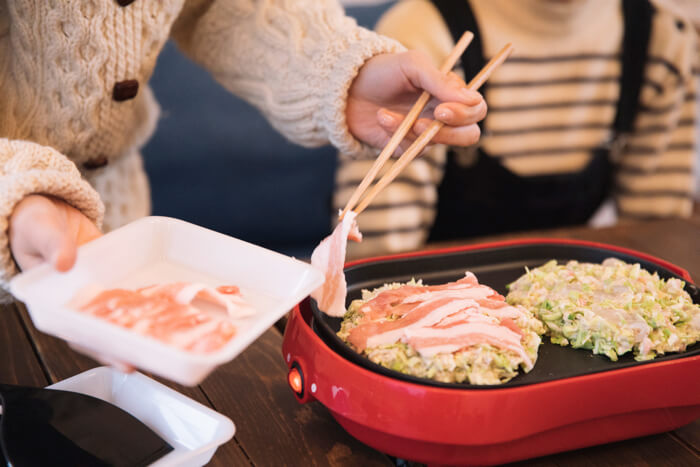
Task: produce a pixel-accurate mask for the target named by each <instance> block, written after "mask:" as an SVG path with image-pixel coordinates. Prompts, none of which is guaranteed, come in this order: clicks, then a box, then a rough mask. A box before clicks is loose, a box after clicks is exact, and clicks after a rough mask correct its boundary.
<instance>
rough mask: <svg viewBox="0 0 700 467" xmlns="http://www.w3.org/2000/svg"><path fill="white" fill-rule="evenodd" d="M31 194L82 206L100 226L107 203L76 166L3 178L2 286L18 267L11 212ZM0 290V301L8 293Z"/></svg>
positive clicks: (0, 229)
mask: <svg viewBox="0 0 700 467" xmlns="http://www.w3.org/2000/svg"><path fill="white" fill-rule="evenodd" d="M31 194H43V195H50V196H54V197H56V198H59V199H61V200H63V201H65V202H66V203H68V204H70V205H71V206H73V207H74V208H76V209H78V210H80V211H81V212H82V213H83V214H85V216H87V217H88V218H89V219H90V220H91V221H93V222H94V223H95V224H96V225H97V227H98V228H100V227H101V224H102V218H103V215H104V205H103V204H102V201H101V200H100V197H99V195H98V194H97V192H96V191H95V190H94V189H93V188H92V186H90V184H89V183H88V182H86V181H85V180H83V179H82V178H81V177H80V174H79V172H78V170H77V169H75V170H72V171H63V170H55V169H30V170H27V171H25V172H22V173H15V174H12V175H5V176H3V177H2V178H0V200H1V201H0V287H2V289H4V290H5V291H7V290H9V289H8V287H9V281H10V279H11V278H12V277H13V276H14V275H16V274H17V273H18V272H19V270H18V268H17V265H16V264H15V261H14V259H13V257H12V252H11V251H10V242H9V227H10V216H11V215H12V212H13V211H14V208H15V206H16V205H17V204H18V203H19V202H20V201H22V199H24V198H25V197H26V196H29V195H31ZM3 295H4V294H2V293H0V302H4V301H7V300H6V299H7V297H3Z"/></svg>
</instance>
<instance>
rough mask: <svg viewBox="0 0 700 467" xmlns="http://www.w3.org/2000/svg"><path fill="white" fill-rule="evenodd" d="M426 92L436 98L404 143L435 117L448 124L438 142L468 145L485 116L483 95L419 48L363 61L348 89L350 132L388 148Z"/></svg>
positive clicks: (475, 139)
mask: <svg viewBox="0 0 700 467" xmlns="http://www.w3.org/2000/svg"><path fill="white" fill-rule="evenodd" d="M423 91H428V92H429V93H430V94H431V95H432V96H433V98H432V99H431V100H430V101H429V102H428V105H427V106H426V108H425V110H424V111H423V113H422V114H421V118H419V119H418V120H417V121H416V123H415V125H414V126H413V130H412V131H411V132H409V133H408V135H407V136H406V139H407V140H409V143H406V141H404V142H403V143H402V146H400V148H402V149H405V148H406V147H407V144H410V141H412V140H413V139H415V138H416V136H417V135H419V134H420V133H421V132H423V130H425V129H426V127H427V126H428V124H430V120H432V119H435V120H439V121H441V122H443V123H444V124H445V127H444V128H442V129H441V130H440V132H439V133H438V134H437V135H436V136H435V138H434V139H433V142H434V143H443V144H449V145H452V146H470V145H472V144H474V143H476V142H477V141H478V140H479V136H480V132H479V127H478V126H477V125H476V123H477V122H479V121H480V120H482V119H483V118H484V117H485V116H486V103H485V102H484V99H483V98H482V97H481V95H480V94H479V93H478V92H476V91H472V90H469V89H467V87H466V84H465V83H464V81H463V80H462V79H461V78H459V77H458V76H457V75H456V74H454V73H449V74H447V75H444V74H442V73H440V71H439V70H438V69H437V68H435V67H434V66H433V64H432V63H431V61H430V59H429V58H428V57H427V56H425V55H424V54H422V53H420V52H417V51H409V52H404V53H398V54H383V55H377V56H375V57H372V58H371V59H370V60H368V61H367V62H366V63H365V64H364V66H363V67H362V68H361V69H360V72H359V74H358V75H357V77H356V78H355V80H354V81H353V83H352V85H351V86H350V90H349V92H348V101H347V108H346V118H347V123H348V127H349V129H350V132H351V133H352V134H353V135H354V136H355V137H356V138H357V139H359V140H361V141H363V142H365V143H367V144H369V145H371V146H374V147H377V148H380V147H384V146H385V145H386V143H387V142H388V141H389V139H390V138H391V135H392V134H393V133H394V131H395V130H396V129H397V128H398V126H399V124H400V123H401V120H402V119H403V116H404V115H405V114H406V113H407V112H408V111H409V109H410V108H411V107H412V106H413V104H414V103H415V102H416V100H417V99H418V97H419V96H420V94H421V93H422V92H423Z"/></svg>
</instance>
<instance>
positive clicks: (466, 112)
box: [377, 93, 487, 152]
mask: <svg viewBox="0 0 700 467" xmlns="http://www.w3.org/2000/svg"><path fill="white" fill-rule="evenodd" d="M477 94H478V93H477ZM432 107H433V106H431V105H430V104H428V106H427V108H428V111H426V112H423V113H422V114H421V115H422V118H419V119H418V120H417V121H416V123H415V124H414V125H413V127H412V129H411V131H409V132H408V133H407V134H406V138H405V141H404V142H403V143H402V144H401V145H400V146H399V149H400V150H403V149H405V148H406V147H407V146H406V144H405V143H406V142H408V143H410V142H411V141H414V140H415V139H416V138H417V137H418V135H420V134H421V133H422V132H423V131H425V129H426V128H427V126H428V125H429V124H430V122H431V121H432V120H433V119H435V120H437V121H439V122H442V123H444V124H445V126H444V127H443V128H442V129H441V130H440V131H439V132H438V134H437V135H435V138H434V139H433V141H432V142H433V143H437V144H449V145H453V146H470V145H472V144H476V143H477V142H478V141H479V135H480V132H479V127H478V126H477V125H476V124H477V123H478V122H480V121H481V120H483V119H484V117H486V110H487V106H486V102H485V101H484V100H483V99H481V100H480V101H479V102H478V104H476V105H473V106H467V105H464V104H460V103H457V102H445V103H440V104H439V105H438V106H437V107H435V108H434V109H433V108H432ZM403 117H404V116H403V115H402V114H400V113H397V112H392V111H389V110H387V109H381V110H380V111H379V112H378V114H377V119H378V121H379V122H380V125H381V126H382V128H383V129H384V130H385V131H386V132H387V134H388V135H391V134H393V133H394V131H396V129H397V128H398V126H399V125H400V123H401V121H402V120H403ZM401 152H402V151H401Z"/></svg>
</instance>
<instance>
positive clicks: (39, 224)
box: [10, 195, 133, 372]
mask: <svg viewBox="0 0 700 467" xmlns="http://www.w3.org/2000/svg"><path fill="white" fill-rule="evenodd" d="M100 235H102V234H101V233H100V230H99V229H98V228H97V226H96V225H95V224H94V223H93V222H92V221H91V220H90V219H88V218H87V217H86V216H85V215H84V214H83V213H82V212H80V211H78V210H77V209H75V208H74V207H72V206H71V205H69V204H68V203H66V202H64V201H61V200H59V199H56V198H52V197H49V196H43V195H30V196H27V197H26V198H24V199H23V200H22V201H20V202H19V203H18V204H17V206H15V209H14V211H13V212H12V216H11V217H10V249H11V250H12V255H13V256H14V258H15V261H16V262H17V264H18V265H19V267H20V268H21V269H22V270H27V269H31V268H33V267H34V266H37V265H39V264H41V263H45V262H46V263H51V264H52V265H53V267H54V268H56V269H57V270H58V271H62V272H65V271H68V270H69V269H70V268H72V267H73V265H74V264H75V259H76V256H77V252H78V247H79V246H80V245H82V244H84V243H87V242H89V241H90V240H94V239H95V238H97V237H99V236H100ZM68 344H69V345H70V346H71V347H72V348H73V349H74V350H76V351H78V352H80V353H84V354H86V355H88V356H90V357H91V358H93V359H95V360H97V361H98V362H100V363H102V364H106V365H111V366H113V367H115V368H117V369H118V370H119V371H122V372H131V371H133V367H132V366H131V365H129V364H126V363H124V362H121V361H119V360H118V359H115V358H113V357H111V356H110V355H106V354H103V353H100V352H98V351H95V350H92V349H88V348H86V347H84V346H80V345H77V344H73V343H70V342H69V343H68Z"/></svg>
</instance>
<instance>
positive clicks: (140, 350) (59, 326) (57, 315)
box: [10, 217, 324, 386]
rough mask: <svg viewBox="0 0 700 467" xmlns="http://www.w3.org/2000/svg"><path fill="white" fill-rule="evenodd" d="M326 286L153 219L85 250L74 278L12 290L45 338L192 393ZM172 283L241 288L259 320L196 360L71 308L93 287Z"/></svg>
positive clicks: (35, 272)
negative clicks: (54, 338) (127, 365)
mask: <svg viewBox="0 0 700 467" xmlns="http://www.w3.org/2000/svg"><path fill="white" fill-rule="evenodd" d="M323 280H324V277H323V274H322V273H321V272H320V271H318V270H317V269H315V268H313V267H311V265H309V264H306V263H304V262H302V261H298V260H295V259H293V258H289V257H287V256H284V255H281V254H279V253H275V252H273V251H270V250H266V249H264V248H261V247H259V246H256V245H252V244H250V243H247V242H244V241H241V240H237V239H235V238H231V237H228V236H226V235H222V234H220V233H217V232H213V231H211V230H207V229H205V228H202V227H199V226H196V225H193V224H189V223H187V222H184V221H180V220H177V219H171V218H167V217H146V218H143V219H140V220H138V221H136V222H132V223H131V224H128V225H126V226H124V227H122V228H120V229H117V230H115V231H113V232H110V233H108V234H106V235H104V236H103V237H100V238H98V239H96V240H94V241H92V242H90V243H88V244H86V245H84V246H82V247H81V248H80V249H79V251H78V260H77V262H76V265H75V266H74V267H73V269H71V270H70V271H69V272H67V273H58V272H56V271H55V270H54V269H53V268H52V267H50V266H49V265H46V264H44V265H41V266H39V267H36V268H34V269H31V270H29V271H27V272H25V273H23V274H20V275H18V276H17V277H15V278H14V279H13V280H12V281H11V283H10V287H11V290H12V293H13V294H14V295H15V297H17V298H18V299H20V300H22V301H23V302H24V303H25V304H26V305H27V308H28V309H29V313H30V315H31V317H32V321H33V322H34V325H35V326H36V327H37V328H38V329H40V330H41V331H44V332H46V333H49V334H53V335H55V336H57V337H60V338H61V339H65V340H67V341H69V342H72V343H75V344H78V345H80V346H83V347H86V348H88V349H92V350H96V351H99V352H101V353H104V354H106V355H109V356H112V357H115V358H116V359H118V360H121V361H123V362H127V363H131V364H132V365H134V366H136V367H138V368H142V369H144V370H147V371H149V372H152V373H154V374H157V375H160V376H163V377H165V378H168V379H170V380H173V381H176V382H178V383H181V384H184V385H189V386H193V385H196V384H198V383H199V382H200V381H201V380H202V379H204V378H205V377H206V376H207V375H208V374H209V373H210V372H211V371H212V370H213V369H214V368H215V367H216V366H217V365H220V364H222V363H225V362H228V361H230V360H231V359H233V358H234V357H235V356H236V355H238V354H239V353H241V352H242V351H243V350H244V349H245V348H246V347H247V346H248V345H250V344H251V343H252V342H253V341H254V340H255V339H257V338H258V337H259V336H260V335H261V334H262V333H263V332H265V330H266V329H268V328H269V327H270V326H272V325H273V324H274V323H275V321H277V320H278V319H279V318H281V317H282V316H283V315H284V314H285V313H286V312H287V311H289V310H290V309H291V308H293V307H294V305H296V304H297V303H298V302H299V301H301V300H302V299H303V298H304V297H306V296H307V295H308V294H309V293H310V292H311V291H313V290H314V289H316V288H317V287H319V286H320V285H321V284H322V283H323ZM170 281H196V282H203V283H206V284H209V285H224V284H226V285H236V286H238V287H240V289H241V294H242V295H243V297H244V298H245V299H246V300H247V301H248V302H249V303H251V304H252V305H253V306H254V307H255V308H256V309H257V313H256V314H255V316H252V317H250V318H246V319H242V320H238V321H236V323H235V324H236V328H237V333H236V336H235V337H234V338H233V339H232V340H231V342H229V343H228V344H226V345H225V346H224V347H223V348H221V349H219V350H217V351H216V352H212V353H207V354H194V353H189V352H186V351H182V350H179V349H177V348H175V347H171V346H168V345H167V344H164V343H162V342H160V341H157V340H155V339H152V338H150V337H146V336H142V335H139V334H136V333H135V332H132V331H130V330H128V329H125V328H121V327H119V326H117V325H114V324H111V323H109V322H107V321H104V320H101V319H99V318H96V317H93V316H90V315H87V314H85V313H81V312H79V311H75V310H73V309H71V308H68V307H67V306H66V304H67V303H68V302H69V301H70V300H71V299H72V298H73V297H74V296H75V294H76V293H77V292H78V291H79V290H81V289H83V288H84V287H86V286H88V285H99V286H102V287H105V288H115V287H123V288H136V287H141V286H146V285H151V284H156V283H161V282H170Z"/></svg>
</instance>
